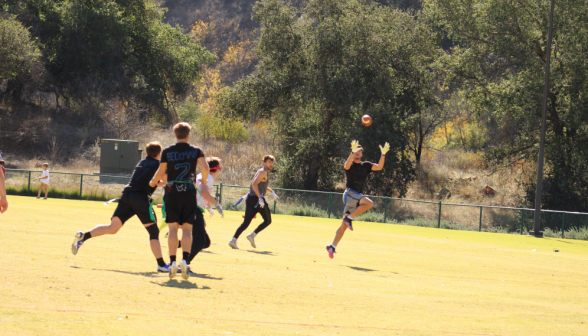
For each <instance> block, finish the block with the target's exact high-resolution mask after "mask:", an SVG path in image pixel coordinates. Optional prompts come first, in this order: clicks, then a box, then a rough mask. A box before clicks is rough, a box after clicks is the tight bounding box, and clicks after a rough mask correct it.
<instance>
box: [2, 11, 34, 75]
mask: <svg viewBox="0 0 588 336" xmlns="http://www.w3.org/2000/svg"><path fill="white" fill-rule="evenodd" d="M0 46H1V48H0V84H3V83H6V82H10V81H19V82H22V81H23V80H26V79H27V77H30V75H31V72H32V71H33V70H34V68H35V66H37V65H39V61H40V57H41V52H40V51H39V48H38V46H37V44H36V43H35V42H34V41H33V40H32V39H31V34H30V32H29V31H28V30H27V29H26V28H25V27H24V26H23V25H22V24H21V23H20V22H18V21H17V20H16V19H15V18H14V17H12V16H8V15H4V16H2V15H1V14H0Z"/></svg>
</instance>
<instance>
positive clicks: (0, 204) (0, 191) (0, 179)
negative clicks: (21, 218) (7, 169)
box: [0, 170, 8, 213]
mask: <svg viewBox="0 0 588 336" xmlns="http://www.w3.org/2000/svg"><path fill="white" fill-rule="evenodd" d="M7 209H8V201H7V200H6V185H5V184H4V173H3V172H2V170H0V213H2V212H4V211H6V210H7Z"/></svg>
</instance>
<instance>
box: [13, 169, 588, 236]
mask: <svg viewBox="0 0 588 336" xmlns="http://www.w3.org/2000/svg"><path fill="white" fill-rule="evenodd" d="M41 173H42V171H32V170H21V169H6V191H7V193H8V194H10V195H21V196H36V195H37V192H38V190H39V186H40V184H41V183H40V181H39V179H38V178H39V177H41ZM129 180H130V176H106V175H92V174H75V173H60V172H51V173H50V184H49V197H51V198H67V199H80V200H97V201H103V200H108V199H112V198H117V197H120V195H121V193H122V190H123V188H124V186H125V185H126V184H127V183H128V182H129ZM274 190H275V191H276V193H277V194H278V195H279V197H280V199H279V200H275V199H273V196H271V195H268V196H267V197H266V200H267V201H268V206H269V207H270V210H271V212H272V213H274V214H285V215H295V216H310V217H323V218H342V217H343V210H344V203H343V194H342V193H337V192H323V191H307V190H295V189H281V188H274ZM248 192H249V187H245V186H236V185H223V184H222V183H221V184H220V185H215V188H214V190H213V193H214V194H215V196H216V198H217V199H218V200H219V201H220V202H221V204H222V205H223V208H224V209H226V210H236V211H244V210H245V202H241V204H239V205H237V206H236V207H234V208H233V206H234V205H235V204H236V203H237V202H238V201H239V200H240V199H241V198H242V197H243V196H245V195H246V194H247V193H248ZM162 195H163V194H162V192H161V191H160V190H158V191H156V192H155V194H154V195H153V198H154V200H155V202H157V203H161V198H162ZM42 196H44V194H42ZM370 199H371V200H372V201H373V202H374V207H373V208H372V209H371V210H370V211H368V212H366V213H364V214H362V215H361V216H359V217H358V218H356V219H357V220H359V221H367V222H378V223H393V224H402V225H414V226H423V227H434V228H442V229H452V230H468V231H481V232H482V231H483V232H499V233H518V234H528V232H529V231H530V230H532V228H533V218H534V214H535V210H534V209H527V208H511V207H498V206H485V205H469V204H453V203H442V202H431V201H420V200H409V199H401V198H393V197H381V196H370ZM541 230H542V231H544V232H545V235H546V236H548V237H562V238H564V237H565V238H571V239H584V240H588V213H581V212H565V211H553V210H541Z"/></svg>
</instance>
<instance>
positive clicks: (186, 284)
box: [151, 279, 210, 289]
mask: <svg viewBox="0 0 588 336" xmlns="http://www.w3.org/2000/svg"><path fill="white" fill-rule="evenodd" d="M151 283H152V284H155V285H158V286H161V287H172V288H183V289H210V287H208V286H202V287H198V285H197V284H195V283H193V282H190V281H178V280H175V279H174V280H169V281H166V282H163V283H160V282H154V281H151Z"/></svg>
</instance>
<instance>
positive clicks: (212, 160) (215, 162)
mask: <svg viewBox="0 0 588 336" xmlns="http://www.w3.org/2000/svg"><path fill="white" fill-rule="evenodd" d="M206 162H207V163H208V167H209V168H216V167H218V166H220V163H221V159H220V158H219V157H216V156H213V157H209V158H207V159H206Z"/></svg>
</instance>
